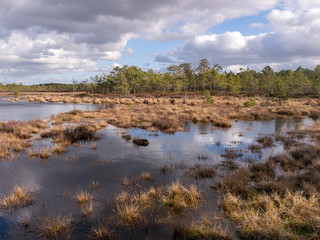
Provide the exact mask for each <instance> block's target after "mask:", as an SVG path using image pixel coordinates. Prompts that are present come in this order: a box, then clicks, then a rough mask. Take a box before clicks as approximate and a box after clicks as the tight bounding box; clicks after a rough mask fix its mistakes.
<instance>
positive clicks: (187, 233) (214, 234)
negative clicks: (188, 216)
mask: <svg viewBox="0 0 320 240" xmlns="http://www.w3.org/2000/svg"><path fill="white" fill-rule="evenodd" d="M173 239H175V240H195V239H197V240H198V239H199V240H200V239H208V240H209V239H212V240H231V239H232V238H231V237H230V236H229V235H228V234H227V232H226V231H225V230H223V229H222V228H221V226H220V225H214V226H211V227H205V226H198V225H196V224H195V223H193V224H192V225H191V226H189V227H185V226H175V227H174V230H173Z"/></svg>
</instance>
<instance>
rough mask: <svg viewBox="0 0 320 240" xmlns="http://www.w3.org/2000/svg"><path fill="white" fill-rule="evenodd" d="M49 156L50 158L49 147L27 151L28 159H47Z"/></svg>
mask: <svg viewBox="0 0 320 240" xmlns="http://www.w3.org/2000/svg"><path fill="white" fill-rule="evenodd" d="M50 156H51V151H50V148H49V147H43V148H39V149H29V150H28V157H39V158H42V159H48V158H49V157H50Z"/></svg>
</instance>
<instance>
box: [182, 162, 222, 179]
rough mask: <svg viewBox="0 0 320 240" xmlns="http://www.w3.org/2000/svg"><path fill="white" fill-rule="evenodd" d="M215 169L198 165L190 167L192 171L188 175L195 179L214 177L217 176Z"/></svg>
mask: <svg viewBox="0 0 320 240" xmlns="http://www.w3.org/2000/svg"><path fill="white" fill-rule="evenodd" d="M215 173H216V172H215V170H214V169H213V167H206V166H200V165H196V166H195V167H194V168H191V169H190V172H189V173H188V175H190V176H191V177H194V178H195V179H201V178H213V177H214V176H215Z"/></svg>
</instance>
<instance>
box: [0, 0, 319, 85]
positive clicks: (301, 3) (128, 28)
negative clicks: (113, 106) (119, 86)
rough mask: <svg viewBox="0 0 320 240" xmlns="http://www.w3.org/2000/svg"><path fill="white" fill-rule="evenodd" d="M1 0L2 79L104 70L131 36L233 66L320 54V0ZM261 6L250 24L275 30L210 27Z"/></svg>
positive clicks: (121, 52)
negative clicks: (173, 43)
mask: <svg viewBox="0 0 320 240" xmlns="http://www.w3.org/2000/svg"><path fill="white" fill-rule="evenodd" d="M0 1H1V4H0V75H1V77H2V78H3V79H17V78H21V76H24V75H27V76H28V77H30V78H31V77H32V76H35V79H39V76H41V74H42V75H43V76H45V75H46V74H54V73H64V72H65V73H69V72H72V71H75V72H76V71H78V72H86V71H90V70H91V71H95V70H97V71H98V70H102V69H98V66H99V64H98V62H99V60H108V61H118V60H120V59H121V58H122V57H123V56H125V55H126V54H130V55H132V54H133V53H134V51H133V49H131V48H128V47H127V42H128V41H129V40H130V39H132V38H135V39H149V40H156V41H169V40H171V39H180V40H184V41H185V43H184V44H183V45H182V46H179V47H177V48H176V49H175V50H174V51H173V52H171V53H168V52H164V53H160V54H157V56H161V57H162V60H165V59H167V60H168V59H172V57H173V56H176V57H177V58H178V60H179V61H182V60H186V61H190V60H191V61H192V62H194V61H198V60H200V59H201V58H203V57H206V58H209V59H210V61H211V62H212V63H220V64H224V65H225V66H233V65H249V64H262V63H270V64H271V63H273V64H278V63H286V62H290V63H297V62H299V61H303V60H310V59H312V61H311V60H310V61H306V62H308V63H310V64H311V62H314V61H316V59H317V56H320V52H319V46H318V42H319V40H320V38H319V33H320V17H319V16H320V10H319V9H320V1H318V0H269V1H256V0H243V1H237V0H224V1H221V0H204V1H196V0H173V1H169V0H163V1H157V0H136V1H129V0H123V1H111V0H95V1H93V2H92V1H86V0H69V1H63V0H23V1H9V0H0ZM31 6H32V7H31ZM261 11H267V12H268V11H271V12H270V13H269V14H267V20H268V21H269V23H268V24H262V23H258V22H256V23H252V24H251V25H250V26H251V27H255V28H257V27H258V28H261V29H263V28H265V27H268V30H269V29H271V30H272V33H265V34H259V35H254V36H245V35H243V34H241V33H240V32H237V31H233V32H225V33H223V34H207V30H208V29H210V28H211V27H213V26H215V25H217V24H220V23H223V22H224V21H226V20H230V19H236V18H239V17H243V16H251V15H255V14H258V13H260V12H261ZM154 52H159V51H158V49H155V50H154ZM158 60H161V59H160V57H158ZM42 79H47V77H43V78H42ZM39 81H40V80H39Z"/></svg>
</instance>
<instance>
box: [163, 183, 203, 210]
mask: <svg viewBox="0 0 320 240" xmlns="http://www.w3.org/2000/svg"><path fill="white" fill-rule="evenodd" d="M200 197H201V195H200V193H199V192H198V190H197V188H196V186H195V185H190V186H189V188H187V187H185V186H183V185H182V184H180V183H179V182H178V181H176V182H174V183H172V184H171V185H167V186H166V188H165V192H164V194H163V196H162V203H163V205H164V206H166V207H169V208H172V209H173V211H174V212H175V213H183V212H184V210H185V209H186V208H187V207H188V206H196V205H197V203H198V201H199V200H200Z"/></svg>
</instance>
